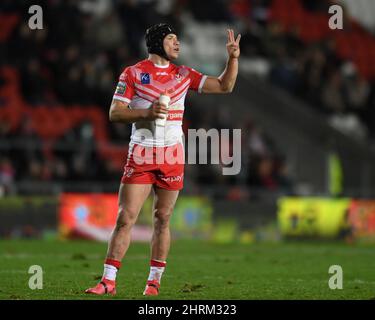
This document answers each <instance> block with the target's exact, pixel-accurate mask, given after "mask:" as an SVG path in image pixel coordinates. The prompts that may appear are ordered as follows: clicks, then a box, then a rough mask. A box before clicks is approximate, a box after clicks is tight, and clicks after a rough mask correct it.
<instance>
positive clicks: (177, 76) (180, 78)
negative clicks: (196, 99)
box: [174, 73, 182, 82]
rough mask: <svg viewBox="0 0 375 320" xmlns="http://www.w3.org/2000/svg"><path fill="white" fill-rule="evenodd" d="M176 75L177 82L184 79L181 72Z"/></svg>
mask: <svg viewBox="0 0 375 320" xmlns="http://www.w3.org/2000/svg"><path fill="white" fill-rule="evenodd" d="M174 77H175V78H176V80H177V82H181V81H182V76H181V75H180V74H179V73H177V74H176V75H175V76H174Z"/></svg>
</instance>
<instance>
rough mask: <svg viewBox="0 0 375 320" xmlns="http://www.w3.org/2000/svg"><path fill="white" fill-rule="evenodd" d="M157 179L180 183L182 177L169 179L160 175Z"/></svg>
mask: <svg viewBox="0 0 375 320" xmlns="http://www.w3.org/2000/svg"><path fill="white" fill-rule="evenodd" d="M158 176H159V178H160V179H161V180H163V181H165V182H181V181H182V177H183V175H180V176H171V177H164V176H163V175H162V174H159V175H158Z"/></svg>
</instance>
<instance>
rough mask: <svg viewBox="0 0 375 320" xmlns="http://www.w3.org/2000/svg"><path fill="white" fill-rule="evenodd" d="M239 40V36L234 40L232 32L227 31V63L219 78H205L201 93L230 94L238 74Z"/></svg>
mask: <svg viewBox="0 0 375 320" xmlns="http://www.w3.org/2000/svg"><path fill="white" fill-rule="evenodd" d="M240 39H241V35H240V34H239V35H238V36H237V38H236V39H234V32H233V30H232V29H228V42H227V51H228V61H227V65H226V67H225V69H224V72H223V73H222V74H221V75H220V76H219V77H207V79H206V81H205V82H204V85H203V87H202V92H203V93H230V92H232V90H233V88H234V85H235V83H236V79H237V74H238V59H239V57H240Z"/></svg>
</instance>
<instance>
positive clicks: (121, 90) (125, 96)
mask: <svg viewBox="0 0 375 320" xmlns="http://www.w3.org/2000/svg"><path fill="white" fill-rule="evenodd" d="M134 93H135V90H134V78H133V76H132V73H131V69H130V68H129V67H128V68H126V69H125V70H124V71H123V72H122V73H121V75H120V77H119V81H118V83H117V86H116V90H115V93H114V95H113V99H117V100H120V101H123V102H126V103H130V102H131V100H132V98H133V96H134Z"/></svg>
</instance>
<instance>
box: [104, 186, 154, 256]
mask: <svg viewBox="0 0 375 320" xmlns="http://www.w3.org/2000/svg"><path fill="white" fill-rule="evenodd" d="M151 187H152V185H147V184H121V185H120V190H119V209H118V216H117V221H116V226H115V228H114V230H113V232H112V235H111V239H110V241H109V243H108V251H107V259H114V260H118V261H121V260H122V258H123V257H124V255H125V253H126V251H127V250H128V248H129V244H130V231H131V228H132V226H133V225H134V223H135V222H136V221H137V218H138V215H139V212H140V211H141V208H142V206H143V203H144V202H145V200H146V199H147V197H148V195H149V194H150V191H151Z"/></svg>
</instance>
